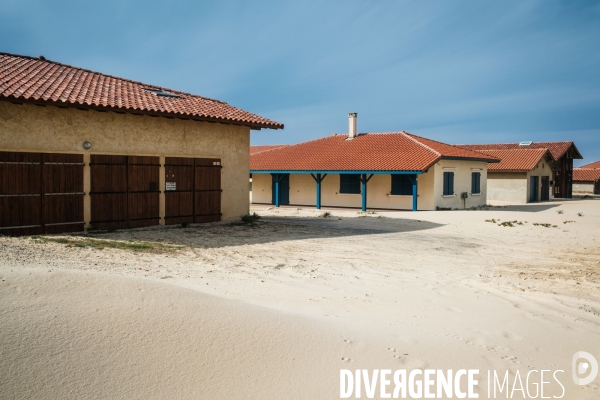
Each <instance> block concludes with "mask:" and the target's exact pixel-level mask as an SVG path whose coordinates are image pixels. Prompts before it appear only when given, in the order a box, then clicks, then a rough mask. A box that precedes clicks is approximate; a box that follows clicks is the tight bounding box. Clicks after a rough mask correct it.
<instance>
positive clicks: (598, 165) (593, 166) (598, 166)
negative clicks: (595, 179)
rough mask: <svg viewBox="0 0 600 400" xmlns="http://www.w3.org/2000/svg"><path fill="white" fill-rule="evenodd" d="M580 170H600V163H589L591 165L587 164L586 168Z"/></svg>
mask: <svg viewBox="0 0 600 400" xmlns="http://www.w3.org/2000/svg"><path fill="white" fill-rule="evenodd" d="M579 168H585V169H600V161H596V162H593V163H589V164H586V165H584V166H582V167H579Z"/></svg>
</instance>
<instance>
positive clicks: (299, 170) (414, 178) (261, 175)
mask: <svg viewBox="0 0 600 400" xmlns="http://www.w3.org/2000/svg"><path fill="white" fill-rule="evenodd" d="M494 162H498V160H497V159H496V158H494V157H493V156H488V155H484V154H481V153H477V152H474V151H470V150H465V149H462V148H459V147H456V146H451V145H448V144H445V143H440V142H437V141H434V140H430V139H426V138H423V137H419V136H416V135H412V134H409V133H406V132H390V133H361V134H357V132H356V114H355V113H350V115H349V133H348V134H344V135H338V134H335V135H332V136H328V137H325V138H321V139H317V140H311V141H308V142H303V143H299V144H295V145H290V146H285V147H280V148H275V149H271V150H267V151H261V152H257V153H254V154H252V155H251V157H250V170H251V172H252V181H253V182H252V202H253V203H258V204H274V205H276V206H279V205H284V204H290V205H299V206H300V205H302V206H316V207H317V208H320V207H321V206H323V207H356V208H361V209H362V210H366V209H367V208H371V209H372V208H376V209H398V210H413V211H416V210H435V209H438V208H443V209H454V208H459V209H462V208H464V207H467V208H469V207H474V206H479V205H484V204H486V198H487V191H486V189H487V187H486V179H487V167H488V163H494Z"/></svg>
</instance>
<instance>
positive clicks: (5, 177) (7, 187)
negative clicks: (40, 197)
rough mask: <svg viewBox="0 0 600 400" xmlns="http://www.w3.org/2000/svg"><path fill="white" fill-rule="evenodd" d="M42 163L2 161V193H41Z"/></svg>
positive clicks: (0, 172)
mask: <svg viewBox="0 0 600 400" xmlns="http://www.w3.org/2000/svg"><path fill="white" fill-rule="evenodd" d="M41 170H42V167H41V164H4V163H0V195H15V194H39V193H40V191H41V190H42V186H41V184H42V180H41Z"/></svg>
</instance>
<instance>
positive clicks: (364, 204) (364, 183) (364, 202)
mask: <svg viewBox="0 0 600 400" xmlns="http://www.w3.org/2000/svg"><path fill="white" fill-rule="evenodd" d="M360 183H361V188H360V192H361V194H362V210H363V211H367V175H365V174H362V175H361V176H360Z"/></svg>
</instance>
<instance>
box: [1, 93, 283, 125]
mask: <svg viewBox="0 0 600 400" xmlns="http://www.w3.org/2000/svg"><path fill="white" fill-rule="evenodd" d="M0 101H7V102H10V103H13V104H33V105H36V106H54V107H59V108H75V109H78V110H94V111H99V112H114V113H118V114H132V115H146V116H149V117H164V118H177V119H184V120H192V121H202V122H214V123H220V124H228V125H239V126H247V127H249V128H250V129H252V130H261V129H283V127H284V125H283V124H280V123H277V124H257V123H250V122H245V121H235V120H229V119H226V118H215V117H208V116H201V115H191V114H182V113H170V112H163V111H152V110H141V109H135V108H125V107H110V106H97V105H93V104H84V103H72V102H69V101H65V102H63V101H48V100H32V99H23V98H17V97H13V96H10V97H5V96H0Z"/></svg>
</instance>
